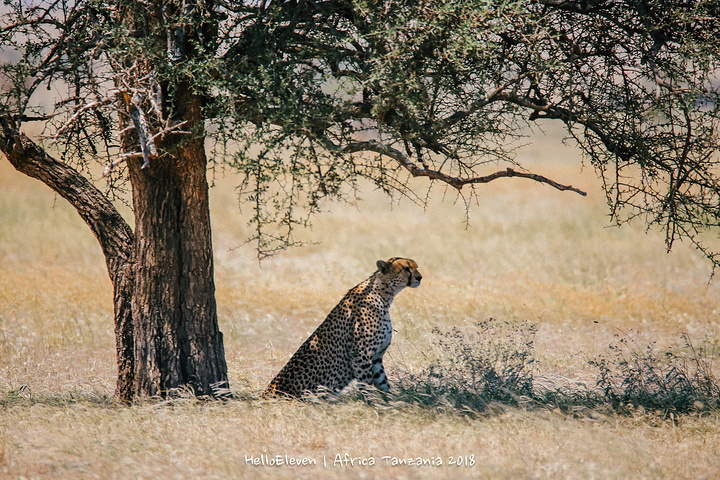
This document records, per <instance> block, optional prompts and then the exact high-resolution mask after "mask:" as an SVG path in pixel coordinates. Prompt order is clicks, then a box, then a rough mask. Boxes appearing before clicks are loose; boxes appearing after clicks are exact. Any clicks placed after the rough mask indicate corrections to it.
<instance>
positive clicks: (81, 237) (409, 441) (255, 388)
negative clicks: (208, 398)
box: [0, 137, 720, 479]
mask: <svg viewBox="0 0 720 480" xmlns="http://www.w3.org/2000/svg"><path fill="white" fill-rule="evenodd" d="M519 160H522V161H528V162H530V163H531V164H532V165H533V170H534V171H535V172H536V173H540V174H545V175H547V176H549V177H551V178H553V179H555V180H557V181H559V182H561V183H572V184H573V185H574V186H578V187H580V188H583V189H585V190H587V191H588V192H589V195H588V196H587V197H585V198H583V197H580V196H578V195H576V194H573V193H563V192H559V191H556V190H554V189H551V188H550V187H547V186H543V185H539V184H535V183H532V182H530V181H528V180H523V179H504V180H499V181H497V182H495V183H493V184H489V185H487V186H481V187H478V189H477V193H478V199H477V203H476V204H475V205H473V206H472V208H471V210H470V216H469V226H466V225H465V220H466V218H465V211H464V208H463V205H462V204H456V203H454V202H453V200H454V197H453V196H452V194H451V192H446V191H445V190H443V189H440V188H437V189H434V190H433V191H432V193H431V195H432V200H431V201H430V203H429V205H428V206H427V208H425V209H423V208H420V207H417V206H415V205H413V204H411V203H410V202H408V201H400V202H399V203H394V204H390V203H389V201H388V200H387V199H386V198H384V197H383V196H381V195H380V194H378V193H377V192H374V191H373V190H372V189H371V188H367V189H365V190H363V192H362V196H363V197H364V199H363V201H362V202H360V203H359V204H358V205H357V206H352V205H346V204H335V203H330V204H327V205H326V211H325V212H324V213H323V214H321V215H320V216H318V217H317V218H316V219H315V221H314V225H313V228H312V229H311V230H307V231H305V232H303V233H302V234H301V237H302V238H303V239H304V240H307V241H309V242H316V243H314V244H311V245H308V246H305V247H302V248H297V249H293V250H290V251H288V252H285V253H282V254H279V255H278V256H276V257H273V258H271V259H269V260H267V261H264V262H263V263H262V264H258V263H257V261H256V260H255V252H254V250H253V246H252V245H247V244H244V239H245V238H247V237H248V236H249V233H248V230H247V226H246V219H245V218H244V216H243V212H242V211H238V204H237V197H236V192H235V190H234V189H233V185H234V183H235V182H236V179H234V178H232V176H231V175H227V176H222V175H217V177H216V179H215V180H216V186H215V187H214V188H213V190H212V208H213V228H214V246H215V254H216V257H215V258H216V285H217V302H218V307H219V317H220V328H221V330H222V331H223V333H224V335H225V349H226V356H227V362H228V368H229V375H230V382H231V388H232V389H233V391H234V393H235V394H236V395H237V398H236V399H234V400H230V401H229V402H227V403H218V402H201V401H198V400H196V399H194V398H191V397H188V398H186V399H179V400H175V401H172V402H154V401H146V402H141V403H140V404H138V405H134V406H132V407H123V406H121V405H119V404H117V403H116V402H115V401H114V400H113V398H112V394H113V389H114V384H115V375H116V368H115V350H114V338H113V326H112V299H111V285H110V282H109V279H108V276H107V273H106V272H105V270H104V261H103V258H102V256H101V253H100V249H99V247H98V246H97V244H96V242H95V239H94V238H93V237H92V235H91V233H90V231H89V230H88V229H87V228H86V227H85V226H84V224H83V223H82V221H81V220H80V219H79V217H78V216H77V215H76V214H75V212H74V211H73V210H72V209H71V208H70V207H69V206H68V205H67V204H66V203H65V202H64V201H63V200H62V199H60V198H56V197H55V195H53V194H52V193H51V192H50V191H49V190H48V189H47V188H46V187H45V186H44V185H41V184H40V183H38V182H36V181H33V180H30V179H27V178H25V177H23V176H22V175H20V174H18V173H16V172H15V171H14V170H12V168H11V167H10V166H9V165H8V164H7V162H6V161H5V160H4V159H2V160H0V478H28V479H29V478H53V479H54V478H73V479H74V478H103V479H104V478H123V479H124V478H148V479H150V478H179V479H185V478H340V477H343V478H552V479H555V478H577V479H592V478H597V479H606V478H668V479H673V478H687V479H698V478H707V479H711V478H717V477H718V475H720V474H719V473H718V472H720V454H718V452H720V414H719V413H718V412H717V410H713V411H705V412H703V411H699V412H695V413H691V414H686V415H681V416H679V417H678V416H673V418H671V419H667V418H660V417H657V416H654V415H652V414H645V413H642V412H638V413H636V414H628V415H619V414H613V413H608V412H585V413H583V414H579V415H578V414H575V415H574V414H569V413H562V412H560V411H557V410H553V409H549V408H536V409H533V408H530V409H523V408H511V407H505V408H502V409H499V410H497V411H495V412H494V413H492V414H487V415H481V416H477V417H472V416H466V415H463V414H460V413H454V412H453V411H452V410H448V411H437V410H432V409H423V408H421V407H418V406H413V405H411V404H404V405H393V404H392V403H390V404H377V405H368V404H366V403H364V402H360V401H344V402H338V403H300V402H286V401H261V400H259V393H260V392H261V391H262V389H263V388H264V387H265V385H266V384H267V382H268V381H269V380H270V379H271V378H272V376H273V375H274V374H275V373H276V372H277V371H278V370H279V368H280V367H282V365H283V364H284V362H285V361H287V359H288V358H289V356H290V355H291V354H292V353H293V352H294V350H295V349H296V348H297V347H298V346H299V345H300V343H302V341H303V340H304V339H305V338H306V337H307V335H309V334H310V333H311V332H312V330H313V329H314V328H315V327H316V326H317V325H318V324H319V323H320V322H321V321H322V319H323V318H324V316H325V315H326V314H327V313H328V312H329V311H330V309H331V308H332V307H333V306H334V305H335V304H336V303H337V302H338V301H339V299H340V298H341V297H342V295H343V294H344V293H345V291H347V289H349V288H350V287H352V286H354V285H355V284H357V283H359V282H360V281H362V280H363V279H365V278H366V277H367V276H369V275H370V274H371V273H372V272H373V270H374V264H375V261H376V260H377V259H387V258H389V257H391V256H406V257H410V258H413V259H415V260H416V261H417V262H418V264H419V267H420V271H421V272H422V274H423V285H422V286H421V287H420V288H418V289H416V290H409V291H404V292H402V293H401V294H400V295H399V296H398V298H397V299H396V301H395V304H394V306H393V307H392V310H391V314H392V316H393V325H394V328H395V330H396V332H395V334H394V336H393V344H392V346H391V347H390V349H389V350H388V353H387V355H386V360H385V366H386V370H387V372H388V376H389V379H390V382H391V387H392V382H393V375H394V371H396V372H397V370H398V368H399V367H400V366H402V368H406V369H410V370H415V371H419V370H421V369H422V368H423V365H424V364H425V362H426V361H427V358H428V355H429V354H430V352H431V351H432V350H433V348H435V347H434V345H433V343H432V335H431V334H430V332H431V330H432V329H433V327H435V326H439V327H442V328H445V329H447V328H450V327H452V326H461V327H462V326H468V325H471V324H472V323H473V322H475V321H477V320H483V319H487V318H490V317H492V318H495V319H500V320H527V321H530V322H533V323H537V324H538V326H539V330H538V332H537V336H536V339H535V348H536V356H537V359H538V363H537V365H536V368H537V376H538V381H540V382H542V381H545V382H550V383H553V382H561V383H562V382H566V383H568V384H573V382H580V383H583V382H584V383H586V384H587V383H590V384H591V383H592V382H593V377H592V374H591V372H589V370H588V366H587V365H588V360H589V359H590V358H593V357H594V356H596V355H598V354H602V353H603V352H606V351H607V347H608V344H609V343H610V342H612V341H613V340H614V338H616V337H615V335H621V336H626V337H629V338H631V339H633V340H634V341H636V342H637V343H638V345H647V344H649V343H651V342H657V345H658V348H666V347H670V346H673V345H676V344H677V343H678V342H679V336H680V334H681V333H687V334H689V335H690V337H691V338H692V339H693V341H697V342H698V343H703V342H704V344H706V345H709V344H712V342H715V344H716V345H717V341H718V338H719V337H720V287H719V286H718V281H717V280H716V281H715V283H714V284H710V285H708V280H709V279H710V273H711V270H710V267H709V264H708V263H707V262H706V261H705V260H704V259H703V258H702V257H701V256H700V255H699V254H697V253H696V252H695V251H694V250H692V249H691V248H690V247H688V246H687V245H683V244H678V245H677V246H676V247H675V248H674V250H673V252H672V253H671V254H667V253H666V252H665V247H664V243H663V239H664V238H663V235H662V232H656V231H650V232H649V233H647V234H646V233H645V229H644V226H643V225H641V224H637V225H633V226H630V227H622V228H614V227H608V224H609V219H608V217H607V209H606V206H605V199H604V195H603V194H602V192H601V190H600V187H599V183H598V181H597V179H596V177H595V174H594V172H593V171H592V169H591V168H589V167H587V168H585V169H581V168H580V158H579V155H578V153H577V152H576V151H575V150H574V149H572V148H570V147H564V146H562V144H561V143H559V142H558V141H556V140H555V139H554V138H544V137H538V138H537V139H535V141H534V142H533V144H532V145H531V146H529V147H527V148H525V149H523V150H522V151H521V152H520V154H519ZM411 182H412V185H413V186H414V187H416V188H418V189H423V188H424V186H425V183H424V182H423V181H422V180H417V179H414V180H411ZM446 193H447V195H445V194H446ZM443 196H445V197H446V198H445V200H444V201H441V199H442V197H443ZM589 386H592V385H589ZM346 454H347V458H348V459H351V458H358V457H359V458H360V460H354V461H353V462H352V463H350V462H346V456H345V455H346ZM261 455H267V456H268V457H272V458H275V456H277V455H280V456H283V457H282V458H283V459H284V458H285V457H284V456H286V455H287V456H288V458H297V459H300V460H302V459H305V460H306V461H308V462H310V461H314V462H317V464H316V465H310V466H287V465H282V466H262V465H253V464H252V463H253V459H255V460H257V459H259V458H260V456H261ZM384 457H385V458H384ZM338 458H341V459H342V462H338V461H337V460H338ZM407 458H412V459H417V458H420V459H423V460H425V461H426V462H429V463H433V462H434V463H436V465H427V464H426V465H422V466H409V465H393V459H407ZM438 458H439V459H440V460H441V461H442V465H437V463H438V460H437V459H438ZM458 458H459V459H461V461H462V462H463V463H466V464H463V465H449V463H450V461H451V460H457V459H458ZM370 459H373V460H374V461H375V465H361V464H360V462H361V461H363V462H369V461H370ZM323 462H325V465H323Z"/></svg>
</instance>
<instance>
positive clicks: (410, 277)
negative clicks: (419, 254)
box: [377, 257, 422, 290]
mask: <svg viewBox="0 0 720 480" xmlns="http://www.w3.org/2000/svg"><path fill="white" fill-rule="evenodd" d="M377 267H378V270H379V271H380V274H381V275H382V276H383V277H385V278H384V280H385V281H386V282H387V283H388V284H392V285H393V286H394V287H395V288H396V289H397V290H401V289H403V288H405V287H412V288H417V287H418V286H420V280H422V275H420V272H418V269H417V263H415V262H414V261H413V260H410V259H409V258H399V257H393V258H391V259H390V260H388V261H387V262H384V261H382V260H378V261H377Z"/></svg>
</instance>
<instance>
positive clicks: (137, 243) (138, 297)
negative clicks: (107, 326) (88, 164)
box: [0, 117, 228, 402]
mask: <svg viewBox="0 0 720 480" xmlns="http://www.w3.org/2000/svg"><path fill="white" fill-rule="evenodd" d="M0 151H2V152H3V153H4V154H5V155H6V156H7V158H8V160H9V161H10V163H11V164H12V165H13V166H14V167H15V168H16V169H17V170H18V171H20V172H22V173H24V174H26V175H28V176H31V177H33V178H37V179H39V180H40V181H42V182H44V183H45V184H47V185H48V186H49V187H50V188H52V189H53V190H54V191H55V192H57V193H58V194H59V195H61V196H62V197H63V198H65V199H66V200H68V201H69V202H70V203H71V204H72V205H73V206H74V207H75V209H76V210H77V211H78V213H79V214H80V216H81V217H82V218H83V220H85V222H86V223H87V224H88V226H89V227H90V228H91V229H92V231H93V233H94V234H95V236H96V238H97V239H98V241H99V243H100V246H101V248H102V250H103V254H104V255H105V260H106V265H107V269H108V273H109V275H110V280H111V281H112V283H113V290H114V317H115V335H116V349H117V362H118V381H117V391H116V394H117V395H118V397H119V399H120V400H121V401H123V402H130V401H132V400H133V399H134V398H135V397H137V396H148V395H149V396H155V395H161V396H165V395H168V394H171V393H172V392H173V390H174V389H178V388H182V387H188V388H190V389H192V390H193V391H194V392H195V394H196V395H214V396H217V395H218V393H222V391H223V389H226V388H227V387H228V384H227V366H226V364H225V353H224V348H223V341H222V334H221V333H220V330H219V328H218V321H217V311H216V306H215V286H214V280H213V257H212V242H211V234H210V212H209V202H208V184H207V179H206V163H207V160H206V157H205V152H204V148H203V139H202V138H197V139H193V140H191V141H188V142H186V143H185V144H183V145H181V146H180V147H178V148H177V149H176V151H175V152H174V154H172V155H165V156H162V157H159V158H157V159H154V160H153V162H152V163H151V165H150V166H149V167H147V168H145V169H141V168H140V162H139V161H134V160H131V161H130V163H129V166H130V174H131V182H132V184H133V202H134V205H135V222H136V232H135V234H134V235H133V232H132V230H131V229H130V227H129V226H128V224H127V223H126V222H125V220H124V219H123V218H122V216H121V215H120V214H119V213H118V212H117V210H116V209H115V207H114V206H113V205H112V203H110V201H108V199H107V198H106V197H105V196H104V195H103V194H102V193H101V192H100V191H99V190H98V189H97V188H96V187H95V186H94V185H92V183H90V182H89V181H88V180H87V179H86V178H85V177H83V176H82V175H81V174H80V173H78V172H77V171H76V170H74V169H73V168H72V167H69V166H68V165H65V164H64V163H62V162H58V161H57V160H54V159H53V158H52V157H50V156H49V155H47V153H46V152H45V151H44V150H43V149H42V148H40V147H39V146H38V145H36V144H35V143H34V142H32V141H31V140H30V139H29V138H27V137H26V136H25V135H24V134H22V133H19V132H17V131H16V128H15V125H14V122H13V121H12V120H11V119H9V118H8V117H3V118H0Z"/></svg>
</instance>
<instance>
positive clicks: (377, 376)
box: [372, 357, 390, 392]
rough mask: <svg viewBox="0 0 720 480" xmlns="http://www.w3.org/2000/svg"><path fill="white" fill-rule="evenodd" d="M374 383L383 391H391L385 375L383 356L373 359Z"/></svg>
mask: <svg viewBox="0 0 720 480" xmlns="http://www.w3.org/2000/svg"><path fill="white" fill-rule="evenodd" d="M372 384H373V385H375V386H376V387H377V388H379V389H380V390H382V391H383V392H388V391H390V384H389V383H388V380H387V376H386V375H385V367H383V363H382V357H380V358H376V359H375V360H373V364H372Z"/></svg>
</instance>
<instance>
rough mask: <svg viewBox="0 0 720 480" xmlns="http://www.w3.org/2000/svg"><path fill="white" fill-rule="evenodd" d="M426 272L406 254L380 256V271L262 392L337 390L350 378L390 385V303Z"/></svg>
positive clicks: (386, 388)
mask: <svg viewBox="0 0 720 480" xmlns="http://www.w3.org/2000/svg"><path fill="white" fill-rule="evenodd" d="M420 280H422V275H420V272H418V269H417V264H416V263H415V262H414V261H413V260H410V259H408V258H398V257H393V258H391V259H390V260H388V261H387V262H385V261H382V260H378V261H377V271H375V273H373V274H372V275H371V276H370V278H368V279H367V280H365V281H364V282H362V283H360V284H359V285H357V286H356V287H354V288H351V289H350V290H349V291H348V292H347V294H345V296H344V297H343V299H342V300H340V303H338V304H337V306H335V308H333V309H332V311H331V312H330V314H329V315H328V316H327V318H326V319H325V321H324V322H322V323H321V324H320V326H319V327H318V328H317V329H316V330H315V332H313V334H312V335H310V337H309V338H308V339H307V340H306V341H305V343H303V344H302V345H301V346H300V348H299V349H298V351H297V352H295V354H294V355H293V356H292V357H291V358H290V360H289V361H288V363H287V364H286V365H285V366H284V367H283V368H282V370H280V373H278V374H277V376H275V378H274V379H273V380H272V381H271V382H270V385H268V387H267V389H266V390H265V392H264V393H263V398H273V397H290V398H299V397H302V396H303V395H304V394H307V393H316V392H318V390H319V389H320V388H324V389H327V390H329V391H333V392H338V391H340V390H342V389H343V388H345V387H346V386H347V385H348V384H349V383H350V382H351V381H352V380H357V381H358V382H361V383H364V384H369V385H374V386H375V387H377V388H378V389H380V390H382V391H383V392H387V391H389V385H388V381H387V377H386V375H385V369H384V368H383V363H382V360H383V355H384V354H385V351H386V350H387V348H388V346H389V345H390V340H391V338H392V324H391V323H390V312H389V311H388V309H389V308H390V304H391V303H392V301H393V299H394V298H395V295H397V294H398V293H399V292H400V290H402V289H403V288H405V287H412V288H416V287H418V286H419V285H420Z"/></svg>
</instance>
